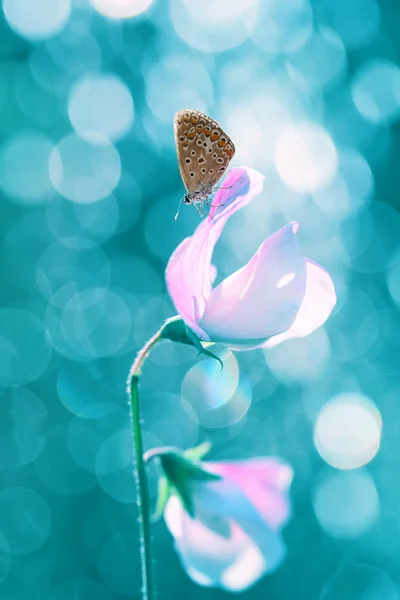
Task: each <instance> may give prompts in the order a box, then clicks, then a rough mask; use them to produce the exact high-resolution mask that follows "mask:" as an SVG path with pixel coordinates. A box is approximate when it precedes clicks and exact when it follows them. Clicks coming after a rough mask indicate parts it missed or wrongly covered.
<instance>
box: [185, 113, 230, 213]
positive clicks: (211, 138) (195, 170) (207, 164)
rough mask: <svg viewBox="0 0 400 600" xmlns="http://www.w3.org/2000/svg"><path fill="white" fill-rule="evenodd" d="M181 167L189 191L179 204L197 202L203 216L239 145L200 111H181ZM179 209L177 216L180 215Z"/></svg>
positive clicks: (196, 204)
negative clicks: (236, 145) (210, 197)
mask: <svg viewBox="0 0 400 600" xmlns="http://www.w3.org/2000/svg"><path fill="white" fill-rule="evenodd" d="M174 133H175V144H176V151H177V155H178V163H179V169H180V172H181V176H182V180H183V183H184V184H185V187H186V190H187V194H185V196H184V197H183V198H182V200H181V201H180V203H179V208H180V206H181V204H182V202H183V203H184V204H194V206H195V207H196V209H197V211H198V212H199V214H200V215H201V216H203V215H204V214H208V213H207V211H206V209H205V207H204V204H205V205H206V206H211V205H210V203H209V196H210V195H211V194H213V193H214V191H215V189H216V185H217V183H218V182H219V180H220V179H221V177H222V176H223V174H224V173H225V171H226V169H227V167H228V165H229V163H230V161H231V159H232V158H233V156H234V154H235V146H234V145H233V142H232V140H231V139H230V138H229V137H228V136H227V135H226V133H225V132H224V131H223V129H222V128H221V127H220V125H218V123H217V122H216V121H213V120H212V119H211V118H210V117H208V116H207V115H206V114H204V113H202V112H200V111H199V110H193V109H186V110H180V111H178V112H177V113H176V114H175V119H174ZM179 208H178V212H177V214H176V216H175V219H177V218H178V214H179Z"/></svg>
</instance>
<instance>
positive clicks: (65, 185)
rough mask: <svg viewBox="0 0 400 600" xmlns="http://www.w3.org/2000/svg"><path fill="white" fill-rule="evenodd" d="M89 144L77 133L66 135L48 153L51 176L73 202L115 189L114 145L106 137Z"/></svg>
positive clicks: (118, 167)
mask: <svg viewBox="0 0 400 600" xmlns="http://www.w3.org/2000/svg"><path fill="white" fill-rule="evenodd" d="M98 141H99V143H98V144H96V145H94V144H89V143H88V142H86V141H84V140H81V139H80V138H79V137H78V136H77V135H76V134H74V133H71V134H69V135H67V136H65V137H64V138H63V139H62V140H61V141H60V142H59V143H58V145H57V146H56V147H55V148H54V149H53V151H52V153H51V156H50V178H51V181H52V183H53V185H54V187H55V188H56V190H57V191H58V192H59V193H60V194H62V195H63V196H65V198H68V200H72V201H73V202H83V203H88V202H97V201H98V200H101V199H102V198H105V197H106V196H108V195H109V194H111V192H112V191H113V190H114V188H115V187H116V185H117V184H118V181H119V178H120V176H121V161H120V158H119V154H118V151H117V150H116V148H115V147H114V146H113V145H112V144H111V143H110V142H108V141H107V139H106V138H101V143H100V138H99V140H98Z"/></svg>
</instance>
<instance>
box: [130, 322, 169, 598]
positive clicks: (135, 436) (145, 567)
mask: <svg viewBox="0 0 400 600" xmlns="http://www.w3.org/2000/svg"><path fill="white" fill-rule="evenodd" d="M161 340H162V329H160V331H158V332H157V333H156V334H155V335H154V336H153V337H152V338H151V339H150V340H149V341H148V342H147V343H146V344H145V346H144V347H143V349H142V350H140V352H138V354H137V356H136V359H135V362H134V363H133V365H132V367H131V370H130V372H129V378H128V398H129V399H128V403H129V408H130V418H131V427H132V441H133V454H134V457H135V463H134V476H135V483H136V493H137V507H138V521H139V541H140V560H141V568H142V600H153V597H154V587H153V582H152V581H153V580H152V568H151V547H150V543H151V533H150V519H151V517H150V497H149V486H148V481H147V474H146V466H145V462H144V459H143V438H142V430H141V426H140V413H139V376H140V374H141V370H142V366H143V363H144V361H145V360H146V358H147V356H148V354H149V352H150V350H151V349H152V348H153V346H155V345H156V344H158V342H160V341H161Z"/></svg>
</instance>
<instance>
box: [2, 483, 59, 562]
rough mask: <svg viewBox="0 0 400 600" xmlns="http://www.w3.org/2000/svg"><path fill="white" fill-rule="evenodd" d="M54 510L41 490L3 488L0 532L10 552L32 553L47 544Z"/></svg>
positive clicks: (19, 553)
mask: <svg viewBox="0 0 400 600" xmlns="http://www.w3.org/2000/svg"><path fill="white" fill-rule="evenodd" d="M50 528H51V512H50V508H49V506H48V504H47V502H46V501H45V500H44V499H43V498H42V496H39V494H38V493H36V492H34V491H33V490H31V489H29V488H26V487H9V488H5V489H3V490H1V491H0V532H1V533H2V534H3V535H4V537H5V538H6V540H7V542H8V545H9V547H10V552H11V554H14V555H22V554H29V553H30V552H33V551H34V550H37V549H38V548H40V546H42V544H44V542H45V541H46V540H47V538H48V537H49V534H50Z"/></svg>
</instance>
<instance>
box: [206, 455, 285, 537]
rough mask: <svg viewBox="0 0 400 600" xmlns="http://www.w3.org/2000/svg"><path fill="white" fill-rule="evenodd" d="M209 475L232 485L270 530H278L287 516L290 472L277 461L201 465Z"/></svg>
mask: <svg viewBox="0 0 400 600" xmlns="http://www.w3.org/2000/svg"><path fill="white" fill-rule="evenodd" d="M204 466H205V468H206V469H207V470H209V471H212V472H213V473H218V474H219V475H222V477H224V479H227V480H230V481H232V482H234V483H235V485H236V486H238V487H239V488H240V489H241V490H242V491H243V492H244V493H245V494H246V496H247V498H248V499H249V500H250V502H251V503H252V504H253V505H254V506H255V507H256V508H257V510H258V511H259V512H260V514H261V515H263V517H264V519H265V520H266V521H267V522H268V524H269V525H270V526H271V527H273V528H278V527H281V526H282V525H283V524H284V523H285V522H286V521H287V520H288V518H289V516H290V504H289V501H288V495H287V492H288V489H289V487H290V484H291V482H292V479H293V470H292V468H291V467H290V466H289V465H288V464H287V463H285V462H284V461H282V460H280V459H275V458H255V459H250V460H242V461H240V462H238V461H230V462H222V461H221V462H212V463H210V462H205V463H204Z"/></svg>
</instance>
